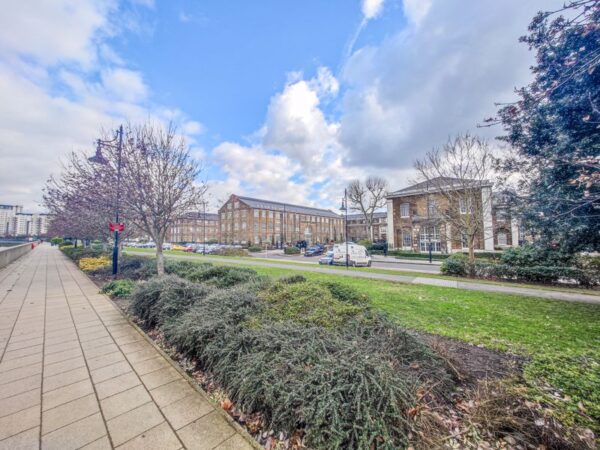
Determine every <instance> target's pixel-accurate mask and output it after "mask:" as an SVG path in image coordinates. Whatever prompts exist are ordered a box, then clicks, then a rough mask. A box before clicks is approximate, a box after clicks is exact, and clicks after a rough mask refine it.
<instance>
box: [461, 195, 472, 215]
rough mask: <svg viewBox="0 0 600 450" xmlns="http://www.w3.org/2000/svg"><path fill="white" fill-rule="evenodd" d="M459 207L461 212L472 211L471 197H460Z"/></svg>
mask: <svg viewBox="0 0 600 450" xmlns="http://www.w3.org/2000/svg"><path fill="white" fill-rule="evenodd" d="M458 208H459V210H460V213H461V214H467V213H469V212H471V197H468V198H464V197H461V198H459V199H458Z"/></svg>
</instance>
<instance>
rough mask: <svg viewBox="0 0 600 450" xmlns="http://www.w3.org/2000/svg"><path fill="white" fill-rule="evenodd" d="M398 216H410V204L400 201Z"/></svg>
mask: <svg viewBox="0 0 600 450" xmlns="http://www.w3.org/2000/svg"><path fill="white" fill-rule="evenodd" d="M400 217H410V204H409V203H402V204H401V205H400Z"/></svg>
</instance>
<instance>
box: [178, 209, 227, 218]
mask: <svg viewBox="0 0 600 450" xmlns="http://www.w3.org/2000/svg"><path fill="white" fill-rule="evenodd" d="M203 216H206V219H205V220H219V215H218V214H217V213H206V214H204V213H201V212H197V211H192V212H187V213H185V214H182V215H181V216H179V217H178V218H179V219H190V220H194V219H195V220H204V219H203Z"/></svg>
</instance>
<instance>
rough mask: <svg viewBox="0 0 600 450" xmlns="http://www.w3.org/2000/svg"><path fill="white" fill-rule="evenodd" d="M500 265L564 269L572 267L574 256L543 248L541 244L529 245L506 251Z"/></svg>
mask: <svg viewBox="0 0 600 450" xmlns="http://www.w3.org/2000/svg"><path fill="white" fill-rule="evenodd" d="M500 263H501V264H506V265H509V266H518V267H533V266H546V267H556V266H561V267H562V266H571V265H572V263H573V256H572V255H568V254H565V253H562V252H560V251H558V250H555V249H552V248H549V247H545V246H542V245H541V244H528V245H523V246H522V247H510V248H507V249H506V250H504V252H503V253H502V256H501V258H500Z"/></svg>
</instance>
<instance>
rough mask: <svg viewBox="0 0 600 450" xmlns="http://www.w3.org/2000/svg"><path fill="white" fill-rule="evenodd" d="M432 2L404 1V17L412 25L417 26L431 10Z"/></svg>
mask: <svg viewBox="0 0 600 450" xmlns="http://www.w3.org/2000/svg"><path fill="white" fill-rule="evenodd" d="M432 3H433V0H404V1H403V6H404V15H405V16H406V17H407V18H408V19H409V20H410V21H411V22H412V23H414V24H416V25H419V24H420V23H421V21H422V20H423V19H424V18H425V16H427V13H428V12H429V10H430V9H431V6H432Z"/></svg>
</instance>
